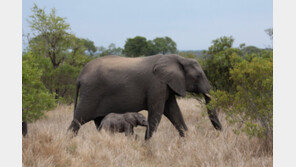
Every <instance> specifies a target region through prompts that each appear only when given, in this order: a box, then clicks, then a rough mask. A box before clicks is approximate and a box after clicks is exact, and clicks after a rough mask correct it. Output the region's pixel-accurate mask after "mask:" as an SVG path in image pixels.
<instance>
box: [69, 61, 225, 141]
mask: <svg viewBox="0 0 296 167" xmlns="http://www.w3.org/2000/svg"><path fill="white" fill-rule="evenodd" d="M209 90H210V84H209V82H208V80H207V77H206V75H205V73H204V72H203V70H202V68H201V66H200V65H199V63H198V62H197V61H196V60H194V59H187V58H183V57H181V56H178V55H154V56H148V57H137V58H125V57H118V56H105V57H101V58H97V59H94V60H92V61H90V62H89V63H87V64H86V65H85V67H84V68H83V69H82V71H81V73H80V75H79V77H78V79H77V88H76V100H75V104H74V118H73V121H72V123H71V125H70V127H69V130H72V131H73V132H74V133H75V134H77V132H78V130H79V128H80V126H81V125H83V124H84V123H86V122H89V121H91V120H94V122H95V125H96V126H97V128H98V127H99V126H100V123H101V121H102V119H103V118H104V116H106V115H107V114H109V113H124V112H125V111H129V112H139V111H141V110H147V111H148V122H149V130H146V134H145V139H149V138H150V137H151V136H152V134H153V132H154V131H155V130H156V129H157V126H158V124H159V122H160V120H161V117H162V115H165V116H166V117H167V118H168V119H169V120H170V122H171V123H172V124H173V125H174V126H175V128H176V129H177V130H178V132H179V134H180V136H182V137H183V136H184V131H186V130H187V129H188V128H187V126H186V124H185V122H184V119H183V116H182V113H181V111H180V108H179V106H178V104H177V101H176V97H175V96H176V95H177V96H182V97H184V96H185V95H186V92H192V93H202V94H203V95H204V96H205V97H206V101H207V103H208V102H209V100H210V96H209V94H208V93H209ZM79 92H80V98H79V102H78V104H77V97H78V93H79ZM76 104H77V106H76ZM208 113H209V116H210V119H211V121H212V124H213V125H214V123H215V122H216V125H218V126H216V125H214V127H215V128H216V129H218V130H219V129H221V124H220V122H219V120H218V118H217V115H216V112H215V111H212V112H210V111H208ZM213 118H214V119H213Z"/></svg>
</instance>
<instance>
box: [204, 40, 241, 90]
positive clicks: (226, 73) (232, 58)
mask: <svg viewBox="0 0 296 167" xmlns="http://www.w3.org/2000/svg"><path fill="white" fill-rule="evenodd" d="M233 42H234V39H233V38H232V37H225V36H224V37H221V38H218V39H215V40H213V41H212V43H213V45H211V46H210V47H209V50H208V51H206V56H205V57H204V60H202V61H201V66H202V67H203V69H204V71H205V73H206V75H207V77H208V79H209V81H210V82H211V84H212V86H213V87H214V89H220V90H226V91H231V90H232V88H233V87H232V84H233V81H232V79H231V78H230V70H231V69H232V68H233V65H234V64H235V63H237V62H239V61H241V60H242V57H241V55H242V52H241V50H240V49H238V48H232V44H233Z"/></svg>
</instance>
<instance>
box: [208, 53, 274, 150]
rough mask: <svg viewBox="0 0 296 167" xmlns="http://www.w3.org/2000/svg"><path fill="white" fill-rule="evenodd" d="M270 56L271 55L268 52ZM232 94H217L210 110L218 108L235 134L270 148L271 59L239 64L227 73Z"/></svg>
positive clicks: (254, 59) (260, 58)
mask: <svg viewBox="0 0 296 167" xmlns="http://www.w3.org/2000/svg"><path fill="white" fill-rule="evenodd" d="M269 54H272V52H269ZM230 75H231V79H232V80H233V84H234V87H235V91H233V92H226V91H223V90H217V91H216V92H212V95H213V96H214V97H215V98H214V100H213V101H211V103H210V105H211V106H212V107H214V106H215V107H218V108H222V110H223V111H224V112H225V113H226V114H227V118H228V120H229V121H230V122H232V123H235V124H238V126H237V128H238V129H237V130H238V131H244V132H246V133H247V134H248V135H250V136H257V137H260V138H263V139H264V141H265V142H266V144H267V146H268V148H271V147H272V133H273V123H272V122H273V60H272V55H271V56H269V57H263V56H261V55H257V56H254V57H253V58H252V59H251V60H250V61H248V60H243V61H241V62H239V63H236V64H235V65H234V68H233V69H231V71H230Z"/></svg>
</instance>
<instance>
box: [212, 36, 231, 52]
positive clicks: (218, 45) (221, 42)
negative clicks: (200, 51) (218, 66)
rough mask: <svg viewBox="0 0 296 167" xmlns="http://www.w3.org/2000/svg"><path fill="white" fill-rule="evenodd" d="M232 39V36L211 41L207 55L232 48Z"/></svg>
mask: <svg viewBox="0 0 296 167" xmlns="http://www.w3.org/2000/svg"><path fill="white" fill-rule="evenodd" d="M233 42H234V39H233V37H232V36H230V37H227V36H223V37H220V38H217V39H215V40H213V41H212V45H211V46H210V47H209V50H208V52H207V54H216V53H218V52H221V51H225V50H226V49H229V48H232V45H233Z"/></svg>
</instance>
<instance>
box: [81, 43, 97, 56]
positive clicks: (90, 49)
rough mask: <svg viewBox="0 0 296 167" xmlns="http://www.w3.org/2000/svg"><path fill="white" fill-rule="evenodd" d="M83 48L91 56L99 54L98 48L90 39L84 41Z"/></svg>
mask: <svg viewBox="0 0 296 167" xmlns="http://www.w3.org/2000/svg"><path fill="white" fill-rule="evenodd" d="M82 42H83V46H84V47H85V48H86V51H87V53H88V55H89V56H94V55H95V53H96V52H97V47H96V46H95V44H94V42H93V41H91V40H89V39H82Z"/></svg>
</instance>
